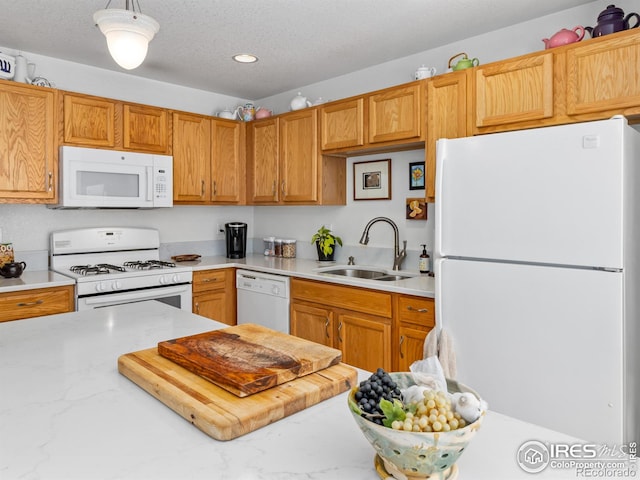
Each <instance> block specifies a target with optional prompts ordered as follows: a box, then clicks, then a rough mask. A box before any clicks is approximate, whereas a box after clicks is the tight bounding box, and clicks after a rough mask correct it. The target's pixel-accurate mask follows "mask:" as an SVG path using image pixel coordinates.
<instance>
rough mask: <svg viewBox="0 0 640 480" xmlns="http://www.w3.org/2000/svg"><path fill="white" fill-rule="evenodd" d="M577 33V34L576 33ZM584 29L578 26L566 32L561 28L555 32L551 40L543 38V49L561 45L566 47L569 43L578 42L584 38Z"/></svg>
mask: <svg viewBox="0 0 640 480" xmlns="http://www.w3.org/2000/svg"><path fill="white" fill-rule="evenodd" d="M578 32H579V33H578ZM584 32H585V30H584V27H582V26H580V25H578V26H577V27H574V28H573V30H567V29H566V28H563V29H562V30H560V31H559V32H556V33H555V34H554V35H553V36H552V37H551V38H543V39H542V41H543V42H544V46H545V47H544V48H546V49H549V48H554V47H561V46H562V45H568V44H570V43H575V42H579V41H580V40H582V39H583V38H584Z"/></svg>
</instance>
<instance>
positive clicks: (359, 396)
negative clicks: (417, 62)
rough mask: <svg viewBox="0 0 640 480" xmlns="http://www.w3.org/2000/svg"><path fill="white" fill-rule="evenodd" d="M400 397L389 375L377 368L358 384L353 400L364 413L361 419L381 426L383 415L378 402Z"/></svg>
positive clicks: (398, 390)
mask: <svg viewBox="0 0 640 480" xmlns="http://www.w3.org/2000/svg"><path fill="white" fill-rule="evenodd" d="M401 396H402V395H401V393H400V389H399V388H398V386H397V385H396V383H395V382H394V381H393V379H392V378H391V377H390V376H389V374H388V373H387V372H385V371H384V370H383V369H382V368H378V370H376V372H375V373H374V374H373V375H371V376H370V377H369V378H368V379H366V380H363V381H362V382H360V385H359V386H358V390H357V391H356V393H355V396H354V398H355V400H356V402H357V404H358V406H359V407H360V410H362V411H363V412H364V413H363V414H362V416H363V417H365V418H367V419H368V420H371V421H372V422H375V423H377V424H378V425H382V419H383V418H384V414H383V413H382V409H380V400H382V399H383V398H384V399H386V400H389V401H391V402H393V400H394V399H400V398H401ZM372 414H373V415H372Z"/></svg>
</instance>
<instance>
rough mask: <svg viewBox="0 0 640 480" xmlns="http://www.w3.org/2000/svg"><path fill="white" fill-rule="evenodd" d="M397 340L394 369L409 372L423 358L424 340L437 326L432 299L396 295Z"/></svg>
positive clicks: (395, 336)
mask: <svg viewBox="0 0 640 480" xmlns="http://www.w3.org/2000/svg"><path fill="white" fill-rule="evenodd" d="M395 300H396V315H395V317H394V319H395V320H396V322H395V325H396V329H397V331H396V333H395V335H394V339H396V348H397V353H395V354H394V358H395V359H396V364H395V365H394V369H395V370H396V371H399V372H408V371H409V366H410V365H411V364H412V363H413V362H415V361H416V360H420V359H421V358H423V353H424V340H425V338H426V337H427V334H428V333H429V332H430V331H431V329H432V328H433V327H434V326H435V302H434V300H433V299H432V298H423V297H415V296H411V295H396V297H395Z"/></svg>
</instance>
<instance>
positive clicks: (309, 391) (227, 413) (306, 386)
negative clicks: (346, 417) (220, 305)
mask: <svg viewBox="0 0 640 480" xmlns="http://www.w3.org/2000/svg"><path fill="white" fill-rule="evenodd" d="M118 370H119V371H120V373H121V374H122V375H124V376H125V377H127V378H128V379H130V380H131V381H132V382H134V383H135V384H137V385H138V386H140V387H141V388H143V389H144V390H145V391H147V392H148V393H149V394H151V395H153V396H154V397H155V398H157V399H158V400H160V401H161V402H162V403H164V404H165V405H166V406H167V407H169V408H170V409H172V410H173V411H174V412H176V413H177V414H178V415H180V416H181V417H182V418H184V419H186V420H187V421H188V422H190V423H192V424H193V425H195V426H196V427H197V428H199V429H200V430H202V431H203V432H204V433H206V434H207V435H209V436H210V437H213V438H215V439H217V440H231V439H234V438H237V437H239V436H241V435H244V434H246V433H249V432H252V431H254V430H257V429H258V428H261V427H264V426H265V425H269V424H270V423H273V422H275V421H277V420H280V419H282V418H284V417H287V416H289V415H291V414H293V413H296V412H299V411H300V410H303V409H305V408H307V407H310V406H311V405H315V404H316V403H319V402H321V401H323V400H326V399H328V398H331V397H333V396H335V395H338V394H339V393H342V392H345V391H347V390H349V389H351V387H352V386H355V385H356V383H357V380H358V379H357V372H356V370H355V369H354V368H353V367H350V366H348V365H345V364H344V363H339V364H336V365H333V366H331V367H328V368H325V369H324V370H321V371H319V372H316V373H311V374H309V375H306V376H304V377H301V378H297V379H295V380H292V381H290V382H286V383H283V384H280V385H278V386H275V387H272V388H270V389H268V390H264V391H262V392H259V393H256V394H255V395H251V396H248V397H243V398H242V397H238V396H237V395H235V394H233V393H230V392H228V391H227V390H225V389H223V388H220V387H218V386H217V385H215V384H213V383H211V382H209V381H208V380H205V379H204V378H202V377H201V376H199V375H196V374H195V373H192V372H190V371H188V370H187V369H185V368H183V367H181V366H180V365H177V364H176V363H174V362H172V361H171V360H169V359H167V358H164V357H162V356H161V355H159V354H158V350H157V348H151V349H148V350H141V351H139V352H132V353H127V354H125V355H122V356H121V357H120V358H119V359H118ZM344 408H347V406H346V401H345V405H344Z"/></svg>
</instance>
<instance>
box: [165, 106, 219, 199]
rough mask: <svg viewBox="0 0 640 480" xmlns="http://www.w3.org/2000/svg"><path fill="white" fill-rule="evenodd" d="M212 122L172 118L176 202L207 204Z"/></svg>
mask: <svg viewBox="0 0 640 480" xmlns="http://www.w3.org/2000/svg"><path fill="white" fill-rule="evenodd" d="M210 172H211V121H210V120H209V119H208V118H206V117H202V116H199V115H189V114H185V113H174V114H173V201H174V202H176V203H204V202H206V201H207V199H209V198H210V197H209V195H210V190H209V187H210V185H209V183H210V182H209V179H210V178H211V173H210Z"/></svg>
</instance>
